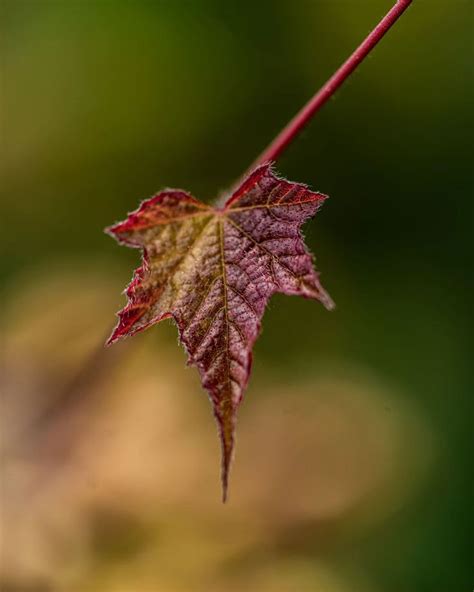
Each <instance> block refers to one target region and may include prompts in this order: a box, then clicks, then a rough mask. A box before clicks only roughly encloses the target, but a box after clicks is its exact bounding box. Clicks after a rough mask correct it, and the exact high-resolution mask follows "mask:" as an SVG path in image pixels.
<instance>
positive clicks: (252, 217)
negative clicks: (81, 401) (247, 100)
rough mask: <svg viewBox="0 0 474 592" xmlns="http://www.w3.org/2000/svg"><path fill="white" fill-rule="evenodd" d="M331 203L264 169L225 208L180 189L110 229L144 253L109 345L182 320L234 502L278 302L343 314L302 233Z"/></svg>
mask: <svg viewBox="0 0 474 592" xmlns="http://www.w3.org/2000/svg"><path fill="white" fill-rule="evenodd" d="M325 199H326V196H325V195H322V194H321V193H315V192H312V191H310V190H309V189H308V188H307V187H306V186H305V185H302V184H299V183H290V182H288V181H285V180H284V179H281V178H279V177H277V176H276V175H275V174H274V173H273V172H272V170H271V167H270V165H269V164H264V165H261V166H259V167H258V168H256V169H255V170H254V171H253V172H252V173H251V174H250V175H249V176H248V177H247V179H246V180H245V181H244V182H243V183H242V184H241V186H240V187H239V188H238V189H237V190H236V191H235V192H234V193H233V195H232V196H231V197H230V198H229V199H228V200H227V202H226V203H225V205H224V206H223V207H222V208H212V207H210V206H207V205H205V204H203V203H201V202H199V201H198V200H196V199H195V198H194V197H192V196H191V195H189V194H188V193H186V192H184V191H180V190H173V189H170V190H166V191H162V192H160V193H158V194H157V195H156V196H154V197H152V198H151V199H148V200H147V201H144V202H143V203H142V204H141V206H140V207H139V208H138V210H136V211H135V212H133V213H131V214H129V216H128V218H127V219H126V220H125V221H124V222H121V223H119V224H116V225H115V226H112V227H110V228H108V229H107V232H109V233H110V234H111V235H113V236H114V237H115V238H116V239H117V240H118V241H119V242H120V243H122V244H125V245H127V246H130V247H137V248H141V249H143V264H142V266H141V267H139V268H138V269H137V270H136V271H135V275H134V277H133V280H132V282H131V284H130V285H129V286H128V288H127V290H126V294H127V296H128V304H127V305H126V306H125V308H124V309H123V310H122V311H121V312H120V313H119V319H120V320H119V323H118V325H117V327H116V328H115V330H114V332H113V333H112V335H111V337H110V339H109V341H108V343H112V342H114V341H116V340H117V339H119V338H120V337H125V336H128V335H133V334H135V333H137V332H138V331H142V330H143V329H145V328H146V327H149V326H150V325H152V324H154V323H157V322H159V321H161V320H162V319H165V318H168V317H173V319H174V320H175V322H176V324H177V325H178V330H179V334H180V338H181V341H182V343H183V344H184V347H185V349H186V351H187V354H188V357H189V362H188V363H189V364H192V365H195V366H197V368H198V370H199V373H200V375H201V381H202V384H203V386H204V388H205V389H206V390H207V391H208V393H209V395H210V398H211V402H212V405H213V409H214V415H215V417H216V419H217V423H218V426H219V432H220V439H221V445H222V486H223V497H224V500H225V499H226V495H227V485H228V476H229V467H230V463H231V459H232V453H233V448H234V432H235V422H236V412H237V408H238V406H239V404H240V402H241V401H242V397H243V394H244V391H245V388H246V386H247V382H248V379H249V375H250V369H251V364H252V347H253V344H254V342H255V340H256V338H257V336H258V334H259V332H260V323H261V319H262V316H263V312H264V310H265V306H266V304H267V302H268V300H269V298H270V296H271V295H272V294H274V293H275V292H281V293H283V294H296V295H300V296H304V297H306V298H314V299H316V300H319V301H320V302H322V303H323V304H324V306H325V307H326V308H327V309H331V308H333V306H334V305H333V302H332V300H331V298H330V297H329V295H328V294H327V293H326V292H325V291H324V289H323V288H322V286H321V284H320V283H319V279H318V273H317V272H316V271H315V269H314V267H313V262H312V257H311V255H310V254H309V252H308V251H307V249H306V248H305V245H304V242H303V239H302V236H301V232H300V227H301V225H302V224H303V222H304V221H305V220H307V219H308V218H310V217H311V216H313V215H314V214H315V213H316V211H317V210H318V208H319V207H320V206H321V205H322V203H323V202H324V200H325Z"/></svg>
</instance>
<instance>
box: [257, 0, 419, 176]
mask: <svg viewBox="0 0 474 592" xmlns="http://www.w3.org/2000/svg"><path fill="white" fill-rule="evenodd" d="M411 3H412V0H398V2H397V3H396V4H395V5H394V6H393V7H392V8H391V10H390V11H389V12H388V13H387V14H386V15H385V16H384V17H383V19H382V20H381V21H380V22H379V24H378V25H377V26H376V27H375V29H374V30H373V31H371V33H369V35H368V36H367V37H366V38H365V40H364V41H363V42H362V43H361V44H360V45H359V47H358V48H357V49H356V50H355V51H354V53H353V54H352V55H351V56H350V57H349V58H348V59H347V60H346V61H345V62H344V63H343V64H342V66H341V67H340V68H339V70H337V72H336V73H335V74H334V75H333V76H331V78H330V79H329V80H328V81H327V82H326V84H324V86H323V87H322V88H321V89H320V90H319V91H318V92H317V93H316V94H315V95H314V96H313V97H312V98H311V99H310V100H309V101H308V103H306V105H304V107H303V108H302V109H301V110H300V111H298V113H297V114H296V115H295V116H294V117H293V119H292V120H291V121H290V122H289V123H288V125H287V126H286V127H285V128H283V130H282V131H281V132H280V133H279V134H278V136H277V137H276V138H275V139H274V140H273V141H272V142H271V143H270V144H269V146H268V147H267V148H266V149H265V150H264V151H263V152H262V153H261V154H260V156H259V157H258V158H257V159H256V160H255V161H254V162H253V164H252V165H251V167H250V168H249V171H251V170H253V169H254V168H255V167H256V166H258V165H260V164H263V163H266V162H270V161H273V160H276V159H277V158H278V157H279V156H280V155H281V153H282V152H283V151H284V150H285V148H287V147H288V146H289V145H290V144H291V142H293V140H294V139H295V138H296V136H297V135H298V134H299V133H300V132H301V130H302V129H303V128H304V127H305V126H306V125H307V124H308V123H309V121H310V120H311V118H312V117H313V115H314V114H315V113H317V112H318V111H319V110H320V109H321V107H323V106H324V105H325V103H327V101H328V100H329V99H330V98H331V97H332V96H333V94H334V93H335V92H336V91H337V89H338V88H339V87H340V86H341V85H342V84H343V83H344V82H345V80H346V79H347V78H348V77H349V76H350V75H351V74H352V72H353V71H354V70H355V69H356V68H357V66H358V65H359V64H360V63H361V62H362V61H363V60H364V59H365V58H366V57H367V55H368V54H369V53H370V51H371V50H372V49H373V48H374V47H375V46H376V45H377V43H378V42H379V41H380V40H381V39H382V37H383V36H384V35H385V33H387V31H388V30H389V29H390V28H391V27H392V26H393V25H394V24H395V22H396V21H397V20H398V18H399V17H400V16H401V15H402V14H403V13H404V12H405V10H406V9H407V8H408V6H409V5H410V4H411Z"/></svg>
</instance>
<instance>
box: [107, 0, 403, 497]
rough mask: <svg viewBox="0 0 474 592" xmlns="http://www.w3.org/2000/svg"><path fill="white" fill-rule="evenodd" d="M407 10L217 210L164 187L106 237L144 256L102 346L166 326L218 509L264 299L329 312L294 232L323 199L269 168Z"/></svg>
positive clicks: (385, 22)
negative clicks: (204, 421) (210, 461)
mask: <svg viewBox="0 0 474 592" xmlns="http://www.w3.org/2000/svg"><path fill="white" fill-rule="evenodd" d="M411 2H412V0H397V1H396V3H395V4H394V6H393V7H392V8H391V9H390V10H389V12H388V13H387V14H386V15H385V16H384V17H383V18H382V20H381V21H380V22H379V23H378V25H377V26H376V27H375V29H374V30H373V31H371V32H370V33H369V35H368V36H367V37H366V39H365V40H364V41H363V42H362V43H361V44H360V45H359V47H358V48H357V49H356V50H355V51H354V52H353V53H352V55H351V56H350V57H349V58H348V59H347V60H346V61H345V62H344V63H343V64H342V66H341V67H340V68H339V69H338V70H337V71H336V72H335V73H334V74H333V76H331V78H330V79H329V80H328V81H327V82H326V83H325V84H324V85H323V87H322V88H321V89H320V90H319V91H318V92H317V93H316V94H315V95H314V96H313V97H312V98H311V99H310V101H309V102H308V103H307V104H306V105H305V106H304V107H303V108H302V109H301V110H300V111H299V112H298V113H297V114H296V115H295V117H294V118H293V119H292V120H291V121H290V122H289V123H288V125H287V126H286V127H285V128H284V129H283V130H282V131H281V132H280V134H278V136H277V137H276V138H275V139H274V140H273V141H272V142H271V143H270V145H269V146H268V148H267V149H266V150H264V152H263V153H262V154H261V155H260V156H259V157H258V158H257V161H256V163H257V164H258V165H259V166H257V168H256V169H255V170H254V171H253V172H252V173H251V174H250V175H249V176H248V177H247V178H246V179H245V181H244V182H243V183H242V184H241V185H240V187H239V188H238V189H237V190H236V191H234V193H233V194H232V195H231V197H230V198H229V199H228V200H227V202H226V203H225V204H224V206H223V207H222V208H218V207H215V208H212V207H210V206H207V205H205V204H203V203H201V202H200V201H198V200H196V199H195V198H194V197H192V196H191V195H190V194H189V193H186V192H185V191H180V190H176V189H169V190H166V191H162V192H161V193H158V194H157V195H155V196H154V197H152V198H151V199H149V200H147V201H144V202H143V203H142V204H141V206H140V207H139V208H138V210H136V211H135V212H133V213H132V214H130V215H129V216H128V218H127V219H126V220H125V221H124V222H121V223H120V224H116V225H115V226H112V227H111V228H109V229H107V231H108V232H109V233H110V234H112V235H113V236H114V237H115V238H116V239H117V240H118V241H119V242H120V243H123V244H125V245H128V246H130V247H137V248H141V249H143V264H142V266H141V267H139V268H138V269H137V270H136V271H135V275H134V277H133V280H132V282H131V284H130V285H129V287H128V288H127V291H126V294H127V296H128V300H129V301H128V304H127V306H126V307H125V308H124V309H123V310H122V311H121V312H120V313H119V317H120V321H119V323H118V325H117V327H116V328H115V330H114V332H113V333H112V335H111V337H110V339H109V341H108V343H112V342H114V341H116V340H117V339H119V338H120V337H125V336H128V335H133V334H134V333H137V332H138V331H142V330H143V329H145V328H146V327H149V326H150V325H153V324H154V323H157V322H159V321H161V320H162V319H164V318H167V317H173V318H174V320H175V321H176V324H177V325H178V330H179V334H180V338H181V341H182V342H183V344H184V347H185V348H186V351H187V353H188V356H189V364H193V365H195V366H197V368H198V370H199V373H200V375H201V381H202V384H203V386H204V388H205V389H206V390H207V391H208V393H209V395H210V398H211V401H212V405H213V408H214V415H215V416H216V419H217V423H218V425H219V431H220V437H221V443H222V485H223V494H224V501H225V499H226V495H227V484H228V477H229V467H230V463H231V460H232V452H233V448H234V432H235V421H236V413H237V408H238V406H239V404H240V402H241V401H242V397H243V394H244V391H245V388H246V386H247V382H248V379H249V375H250V368H251V365H252V347H253V344H254V343H255V340H256V338H257V336H258V334H259V332H260V321H261V319H262V316H263V312H264V310H265V306H266V304H267V302H268V299H269V298H270V296H271V295H272V294H274V293H275V292H282V293H283V294H296V295H299V296H304V297H305V298H314V299H315V300H319V301H320V302H322V303H323V304H324V306H325V307H326V308H327V309H331V308H333V306H334V304H333V302H332V300H331V298H330V297H329V295H328V294H327V293H326V292H325V291H324V289H323V288H322V286H321V284H320V283H319V279H318V273H317V272H316V271H315V269H314V267H313V262H312V258H311V255H310V254H309V252H308V251H307V250H306V248H305V245H304V242H303V239H302V236H301V232H300V228H301V225H302V224H303V222H305V220H307V219H308V218H310V217H311V216H313V215H314V214H315V213H316V211H317V210H318V208H319V207H320V206H321V205H322V203H323V202H324V200H325V199H326V196H325V195H322V194H321V193H315V192H312V191H310V190H309V189H308V188H307V187H306V186H305V185H302V184H300V183H290V182H288V181H285V180H284V179H280V178H279V177H277V176H276V175H274V174H273V172H272V170H271V167H270V164H268V163H269V162H270V161H273V160H276V158H278V156H279V155H280V154H281V153H282V152H283V151H284V150H285V149H286V148H287V147H288V146H289V145H290V143H291V142H292V141H293V140H294V139H295V137H296V136H297V135H298V134H299V133H300V132H301V130H302V129H303V128H304V127H305V126H306V125H307V124H308V122H309V121H310V119H311V118H312V117H313V115H314V114H315V113H316V112H317V111H318V110H319V109H321V107H322V106H323V105H324V104H325V103H326V102H327V101H328V100H329V99H330V98H331V96H333V94H334V93H335V92H336V90H337V89H338V88H339V87H340V86H341V85H342V84H343V83H344V81H345V80H346V79H347V78H348V76H349V75H350V74H351V73H352V72H353V71H354V70H355V68H357V66H358V65H359V64H360V63H361V62H362V61H363V60H364V59H365V57H367V55H368V54H369V52H370V51H371V50H372V49H373V48H374V47H375V45H376V44H377V43H378V42H379V41H380V40H381V39H382V37H383V36H384V35H385V34H386V33H387V31H389V29H390V28H391V27H392V26H393V24H394V23H395V22H396V21H397V20H398V18H399V17H400V16H401V15H402V14H403V13H404V12H405V10H406V9H407V8H408V6H409V5H410V4H411ZM262 163H264V164H262Z"/></svg>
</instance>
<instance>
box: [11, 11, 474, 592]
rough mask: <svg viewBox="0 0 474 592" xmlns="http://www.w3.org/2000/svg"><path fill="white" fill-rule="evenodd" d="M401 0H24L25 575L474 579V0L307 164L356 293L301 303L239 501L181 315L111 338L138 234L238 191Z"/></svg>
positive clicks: (336, 275) (263, 584)
mask: <svg viewBox="0 0 474 592" xmlns="http://www.w3.org/2000/svg"><path fill="white" fill-rule="evenodd" d="M390 4H391V2H390V0H365V1H363V2H362V1H356V0H353V1H350V0H346V1H342V0H341V1H337V2H333V1H330V0H313V1H310V0H291V1H289V0H288V1H275V0H273V1H271V2H270V1H260V0H256V1H254V2H247V1H239V2H218V1H215V0H199V1H198V0H196V1H193V2H191V1H189V2H176V1H174V0H173V1H171V0H170V1H156V2H151V1H145V0H134V1H120V0H114V1H112V0H95V1H92V0H91V1H87V0H59V1H50V0H2V2H1V51H2V58H1V59H2V62H1V76H2V116H1V117H2V140H1V167H2V187H1V191H2V216H1V221H2V231H1V235H2V242H3V246H4V257H3V258H2V263H1V269H0V274H1V278H2V311H3V314H2V333H3V335H4V337H3V340H2V351H3V353H2V358H3V363H2V367H3V373H2V374H3V377H2V391H3V392H4V396H3V406H2V474H1V494H2V495H1V526H2V549H1V552H0V553H1V556H0V559H1V568H0V571H1V578H2V584H1V590H2V591H3V592H20V591H21V592H56V591H60V592H92V591H97V592H145V591H146V592H200V591H203V592H204V591H206V592H228V591H229V592H243V591H247V590H248V591H251V592H253V591H255V592H273V591H275V592H300V591H301V592H306V591H313V590H314V591H318V592H319V591H320V592H400V591H401V590H402V591H403V592H424V591H426V592H445V591H448V590H449V591H453V592H454V591H461V590H470V589H471V588H472V583H473V581H472V570H471V566H470V559H471V552H472V534H473V531H472V521H471V517H472V513H471V504H470V502H471V499H470V498H471V495H472V492H473V491H472V481H471V478H470V470H471V469H472V466H470V463H471V458H472V452H473V448H472V439H471V433H472V407H471V402H470V401H471V397H470V395H471V392H470V390H469V388H468V369H469V367H470V358H469V357H468V355H469V354H468V331H467V325H468V322H467V321H468V305H469V304H470V303H471V300H470V297H469V283H470V275H471V272H472V267H471V266H470V264H471V260H470V247H472V245H471V234H472V226H471V223H472V206H471V204H472V180H473V179H472V175H471V171H470V167H471V158H472V155H471V153H470V152H471V150H472V99H473V96H472V74H471V68H472V58H473V56H472V42H471V33H472V25H473V18H472V17H473V4H472V2H471V1H469V0H465V1H464V0H451V1H450V2H446V1H445V0H443V1H441V0H432V1H428V0H426V1H423V0H416V1H415V2H414V5H413V6H412V8H411V9H410V10H409V11H408V13H407V14H406V15H404V16H403V17H402V19H401V21H400V22H399V23H398V24H397V25H396V27H395V28H394V29H393V30H392V31H391V32H390V34H389V35H388V36H387V37H386V38H385V39H384V40H383V41H382V43H381V45H380V46H379V47H378V48H377V49H376V50H375V52H374V53H373V54H372V55H371V57H370V58H369V59H368V60H367V61H366V62H365V63H364V64H363V65H362V67H361V68H360V70H358V72H357V73H356V74H355V75H354V76H353V77H352V78H351V79H350V81H349V82H348V83H347V84H346V85H345V86H344V87H343V89H342V90H341V91H340V92H339V93H338V94H337V96H336V97H335V98H334V99H333V100H331V102H330V103H329V104H328V105H327V106H326V107H325V108H324V110H323V111H321V112H320V113H319V114H318V115H317V117H316V118H315V119H314V121H313V123H312V124H311V126H310V127H309V128H308V129H307V131H306V132H305V133H304V134H303V136H302V137H301V138H300V139H299V140H298V141H297V142H296V143H295V144H294V145H293V146H292V147H291V149H290V150H288V152H287V153H286V154H285V155H284V156H283V157H282V158H281V160H280V161H279V163H278V169H279V171H280V172H281V173H282V174H283V175H285V176H286V177H287V178H289V179H292V180H298V181H304V182H307V183H308V184H310V186H312V187H313V188H316V189H318V190H320V191H322V192H324V193H327V194H329V195H330V196H331V199H330V200H329V201H328V202H327V203H326V205H325V206H324V208H323V210H322V211H321V212H320V213H319V214H318V216H317V218H316V220H313V221H311V222H310V223H309V224H308V225H307V226H306V228H305V233H306V236H307V241H308V243H309V245H310V246H311V248H312V249H313V251H314V252H315V253H316V254H317V258H318V266H319V268H320V270H321V272H322V280H323V283H324V285H325V286H326V288H327V289H328V291H329V292H330V293H331V295H332V296H333V298H334V300H335V301H336V303H337V309H336V311H334V312H333V313H328V312H326V311H325V310H324V309H323V308H322V307H321V306H319V305H317V304H315V303H314V302H311V301H305V300H303V299H297V298H288V297H274V299H273V300H272V301H271V303H270V306H269V309H268V311H267V312H266V314H265V318H264V331H263V334H262V336H261V338H260V339H259V341H258V344H257V347H256V351H255V365H254V372H253V376H252V380H251V383H250V387H249V389H248V392H247V397H246V400H245V402H244V403H243V405H242V407H241V412H240V416H239V432H238V444H237V451H236V458H235V462H234V466H233V473H232V481H231V492H230V501H229V503H228V504H227V505H226V506H223V505H222V504H221V502H220V491H219V487H220V484H219V445H218V440H217V437H216V429H215V426H214V422H213V418H212V414H211V411H210V406H209V403H208V401H207V398H206V395H205V393H204V392H203V391H202V390H201V387H200V384H199V380H198V377H197V373H196V371H195V370H194V369H186V367H185V356H184V352H183V351H182V349H181V348H180V347H178V345H177V343H176V341H177V340H176V330H175V327H174V326H173V325H172V324H171V323H168V322H164V323H162V325H161V326H159V327H155V328H153V329H151V330H149V331H147V332H145V333H143V334H140V335H137V336H136V337H135V338H134V339H133V340H129V341H125V342H123V343H120V344H118V345H117V346H115V347H114V348H110V349H107V350H105V349H104V348H103V347H102V343H103V342H104V340H105V337H106V335H107V333H108V332H109V331H110V329H111V327H112V325H113V324H114V313H115V312H116V310H117V309H119V308H120V307H122V305H123V304H124V298H123V296H121V295H120V292H121V290H122V289H123V288H124V286H125V285H126V283H127V282H128V280H129V278H130V276H131V272H132V269H133V268H134V267H136V266H137V265H138V259H139V257H138V253H137V252H134V251H130V250H127V249H123V248H120V247H118V246H117V245H116V244H115V243H114V242H113V241H112V240H111V239H110V238H109V237H107V236H106V235H105V234H103V232H102V229H103V228H104V227H105V226H106V225H109V224H111V223H113V222H114V221H116V220H119V219H122V218H123V217H124V215H125V213H126V212H127V211H130V210H132V209H135V207H136V206H137V204H138V202H139V201H140V200H141V199H143V198H146V197H148V196H150V195H151V194H153V193H155V192H156V191H158V190H159V189H160V188H162V187H164V186H171V187H181V188H184V189H187V190H189V191H191V192H192V193H194V195H196V196H197V197H199V198H201V199H203V200H205V201H209V202H210V201H212V200H213V199H214V197H215V196H216V195H217V194H218V193H219V192H220V191H221V190H222V189H224V188H225V187H227V186H229V185H230V184H231V183H232V182H233V181H234V180H235V179H236V178H237V177H238V176H239V175H240V174H241V172H242V171H243V170H244V169H245V168H246V167H247V166H248V164H249V162H251V161H252V160H253V159H254V158H255V156H256V155H257V153H259V152H260V151H261V150H262V149H263V148H264V146H265V145H266V144H267V143H268V141H269V140H270V139H271V138H272V137H273V136H274V135H275V133H276V132H277V131H278V130H279V129H280V128H281V126H282V125H283V124H284V123H285V122H286V121H287V120H288V119H289V117H290V116H292V115H293V113H294V112H295V111H296V110H297V109H298V108H299V107H300V106H301V104H302V103H303V102H304V101H306V100H307V98H309V96H311V94H312V93H313V92H314V91H315V90H316V89H317V88H318V87H319V86H320V85H321V84H322V83H323V82H324V81H325V80H326V79H327V77H328V76H329V75H330V74H332V73H333V71H334V70H335V68H336V67H337V66H338V65H339V64H340V63H341V62H342V60H343V59H345V58H346V57H347V56H348V54H349V53H350V52H351V51H352V49H353V48H354V47H355V45H356V44H357V43H358V42H359V41H360V40H361V39H362V38H363V36H364V35H365V34H366V33H367V32H368V31H369V30H370V28H371V27H372V26H373V25H374V24H375V23H376V22H377V20H378V19H379V18H380V17H381V16H382V14H384V13H385V12H386V10H387V9H388V8H389V5H390Z"/></svg>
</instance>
